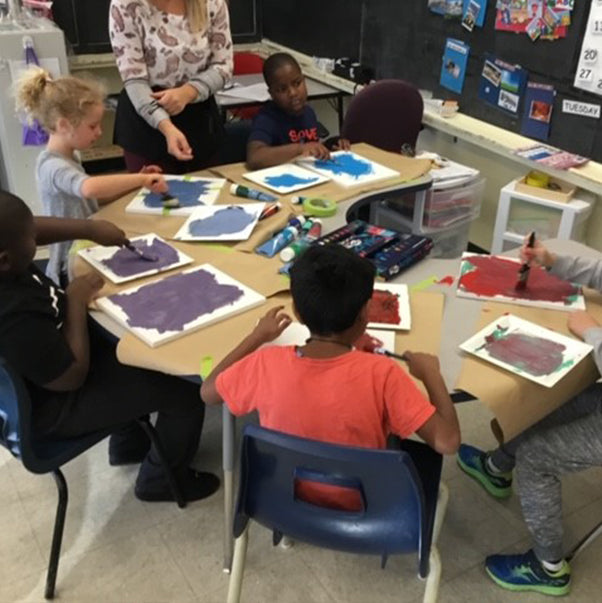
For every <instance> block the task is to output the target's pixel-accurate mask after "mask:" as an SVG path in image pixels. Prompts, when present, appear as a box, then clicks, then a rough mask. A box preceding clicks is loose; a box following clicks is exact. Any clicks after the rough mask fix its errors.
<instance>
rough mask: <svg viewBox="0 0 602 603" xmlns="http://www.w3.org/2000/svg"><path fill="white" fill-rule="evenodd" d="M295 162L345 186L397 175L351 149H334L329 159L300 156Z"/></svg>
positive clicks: (397, 174)
mask: <svg viewBox="0 0 602 603" xmlns="http://www.w3.org/2000/svg"><path fill="white" fill-rule="evenodd" d="M297 163H298V164H299V165H301V166H303V167H307V168H309V169H310V170H313V171H314V172H317V173H318V174H320V175H321V176H325V177H327V178H329V179H332V180H333V182H336V183H337V184H340V185H341V186H346V187H349V186H358V185H360V184H368V183H372V182H378V181H379V180H386V179H389V178H395V177H396V176H399V172H396V171H395V170H392V169H391V168H388V167H386V166H384V165H381V164H380V163H376V161H372V160H371V159H367V158H365V157H362V156H361V155H358V154H357V153H353V152H351V151H336V152H335V153H331V154H330V159H316V158H315V157H302V158H300V159H297Z"/></svg>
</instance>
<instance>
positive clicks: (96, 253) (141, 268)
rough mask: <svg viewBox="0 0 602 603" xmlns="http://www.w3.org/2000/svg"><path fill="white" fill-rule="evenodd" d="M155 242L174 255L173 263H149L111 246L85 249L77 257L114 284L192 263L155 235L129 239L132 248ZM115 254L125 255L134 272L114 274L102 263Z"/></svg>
mask: <svg viewBox="0 0 602 603" xmlns="http://www.w3.org/2000/svg"><path fill="white" fill-rule="evenodd" d="M156 241H159V242H160V243H162V244H163V245H166V246H167V247H169V248H170V249H171V250H173V251H174V252H175V253H176V256H177V257H176V259H175V261H174V262H171V263H169V264H163V263H162V262H161V263H157V262H149V261H147V260H144V259H142V258H140V257H138V256H137V255H136V254H135V253H134V252H132V251H129V250H127V249H126V248H124V247H118V246H117V245H111V246H110V247H103V246H102V245H97V246H94V247H87V248H86V249H80V251H79V252H78V255H79V256H80V257H82V258H83V259H84V260H86V262H88V263H89V264H91V265H92V266H94V268H96V270H98V272H100V273H101V274H102V275H103V276H104V277H105V278H108V279H109V280H110V281H111V282H113V283H116V284H120V283H127V282H128V281H133V280H135V279H137V278H142V277H144V276H150V275H151V274H158V273H159V272H165V271H167V270H173V269H174V268H179V267H180V266H186V265H187V264H191V263H192V262H193V259H192V258H191V257H190V256H188V255H186V254H185V253H182V252H181V251H180V250H179V249H176V248H175V247H173V246H172V245H170V244H169V243H167V242H166V241H165V240H164V239H162V238H161V237H160V236H158V235H156V234H153V233H150V234H146V235H142V236H140V237H135V238H132V239H130V242H131V243H132V245H134V247H139V246H140V245H141V244H142V245H143V246H147V245H152V244H153V243H155V242H156ZM142 249H144V247H142ZM117 253H120V255H124V254H125V255H126V257H128V258H131V264H130V266H131V269H132V270H135V272H133V273H132V274H130V275H124V274H121V275H120V274H116V273H115V272H114V270H112V269H111V267H110V266H107V264H105V263H104V262H103V260H104V261H107V260H111V259H112V258H113V256H115V254H117ZM128 254H129V255H128ZM151 255H152V252H151Z"/></svg>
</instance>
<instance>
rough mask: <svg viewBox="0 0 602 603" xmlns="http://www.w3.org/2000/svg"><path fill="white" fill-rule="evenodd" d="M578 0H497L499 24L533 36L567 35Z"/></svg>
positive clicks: (514, 31) (534, 37)
mask: <svg viewBox="0 0 602 603" xmlns="http://www.w3.org/2000/svg"><path fill="white" fill-rule="evenodd" d="M573 6H574V0H556V1H555V2H554V1H550V0H497V2H496V8H497V13H496V17H495V28H496V29H497V30H498V31H509V32H513V33H525V34H527V35H528V36H529V37H530V38H531V40H533V41H535V40H538V39H541V40H557V39H558V38H565V37H566V35H567V28H568V26H569V25H570V24H571V11H572V10H573Z"/></svg>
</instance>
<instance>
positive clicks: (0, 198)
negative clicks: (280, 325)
mask: <svg viewBox="0 0 602 603" xmlns="http://www.w3.org/2000/svg"><path fill="white" fill-rule="evenodd" d="M80 238H83V239H90V240H93V241H96V242H97V243H99V244H101V245H123V244H124V243H125V242H126V241H127V239H126V237H125V234H124V233H123V232H122V231H121V230H119V229H118V228H117V227H116V226H114V225H113V224H111V223H109V222H104V221H101V220H76V219H67V218H34V217H33V216H32V214H31V211H30V210H29V208H28V207H27V206H26V205H25V203H23V201H21V200H20V199H19V198H18V197H15V196H14V195H12V194H10V193H8V192H5V191H0V356H2V357H3V358H4V359H5V360H7V361H8V363H9V364H10V365H11V366H12V367H13V369H15V370H16V371H17V372H18V373H19V374H20V375H21V376H22V377H23V378H24V380H25V383H26V385H27V388H28V390H29V393H30V396H31V400H32V422H33V429H34V433H35V434H37V435H39V436H45V437H49V438H53V437H56V438H69V437H75V436H79V435H83V434H86V433H90V432H92V431H96V430H98V429H103V428H106V427H113V426H114V427H115V432H116V433H114V434H113V435H112V436H111V439H110V442H109V460H110V462H111V464H112V465H122V464H127V463H139V462H142V465H141V467H140V471H139V473H138V479H137V481H136V489H135V494H136V496H137V497H138V498H139V499H141V500H146V501H159V500H172V495H171V492H170V490H169V484H168V483H167V480H166V478H165V475H164V472H163V469H162V467H161V466H160V463H159V458H158V456H157V454H156V451H155V450H154V449H153V448H152V447H151V446H150V442H149V440H148V438H147V437H146V434H145V433H144V432H143V431H142V429H141V428H139V427H138V426H137V425H136V424H135V423H131V422H132V421H134V420H135V419H137V418H139V417H142V416H144V415H146V414H149V413H151V412H156V411H158V417H157V423H156V428H157V432H158V433H159V437H160V439H161V442H162V444H163V448H164V450H165V454H166V456H167V458H168V460H169V462H170V464H171V465H172V467H173V469H174V472H175V474H176V477H177V479H178V480H179V483H180V486H181V488H182V491H183V494H184V496H185V497H186V499H187V500H189V501H192V500H198V499H201V498H204V497H206V496H209V495H210V494H212V493H213V492H215V490H217V488H218V487H219V480H218V478H217V477H216V476H214V475H211V474H209V473H196V472H195V471H193V470H192V469H189V468H188V465H189V463H190V462H191V461H192V458H193V457H194V454H195V452H196V450H197V447H198V442H199V438H200V434H201V429H202V426H203V417H204V410H205V409H204V405H203V404H202V403H200V402H199V399H198V395H197V391H198V390H197V386H196V385H194V384H193V383H190V382H187V381H184V380H183V379H178V378H175V377H169V376H167V375H163V374H161V373H156V372H153V371H145V370H142V369H138V368H133V367H128V366H125V365H122V364H120V363H119V362H118V361H117V358H116V356H115V344H114V343H112V342H110V341H109V340H108V339H107V336H106V335H104V336H103V335H102V334H101V333H100V332H99V330H98V329H90V331H89V330H88V319H87V316H88V303H89V302H90V300H91V299H92V298H94V297H95V296H96V295H97V293H98V291H99V290H100V288H101V287H102V285H103V281H102V279H101V278H100V277H98V276H97V275H95V274H87V275H85V276H81V277H78V278H75V279H74V280H73V281H72V282H71V283H70V284H69V286H68V287H67V289H66V290H65V291H63V290H62V289H60V288H58V287H57V286H56V285H55V283H54V282H53V281H52V280H50V279H49V278H48V277H46V276H45V275H44V273H43V272H41V271H40V270H38V269H37V268H36V267H35V265H34V264H33V263H32V261H33V258H34V255H35V252H36V245H37V244H43V245H47V244H49V243H54V242H57V241H64V240H72V239H80ZM126 424H127V425H126ZM124 425H126V427H124Z"/></svg>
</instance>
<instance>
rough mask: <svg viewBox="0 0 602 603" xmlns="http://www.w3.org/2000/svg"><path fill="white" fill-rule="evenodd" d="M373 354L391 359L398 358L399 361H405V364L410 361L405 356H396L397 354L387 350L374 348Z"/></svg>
mask: <svg viewBox="0 0 602 603" xmlns="http://www.w3.org/2000/svg"><path fill="white" fill-rule="evenodd" d="M372 353H373V354H382V355H383V356H389V358H397V360H403V361H404V362H407V361H408V359H407V357H406V355H405V354H396V353H395V352H389V350H386V349H385V348H374V349H373V350H372Z"/></svg>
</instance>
